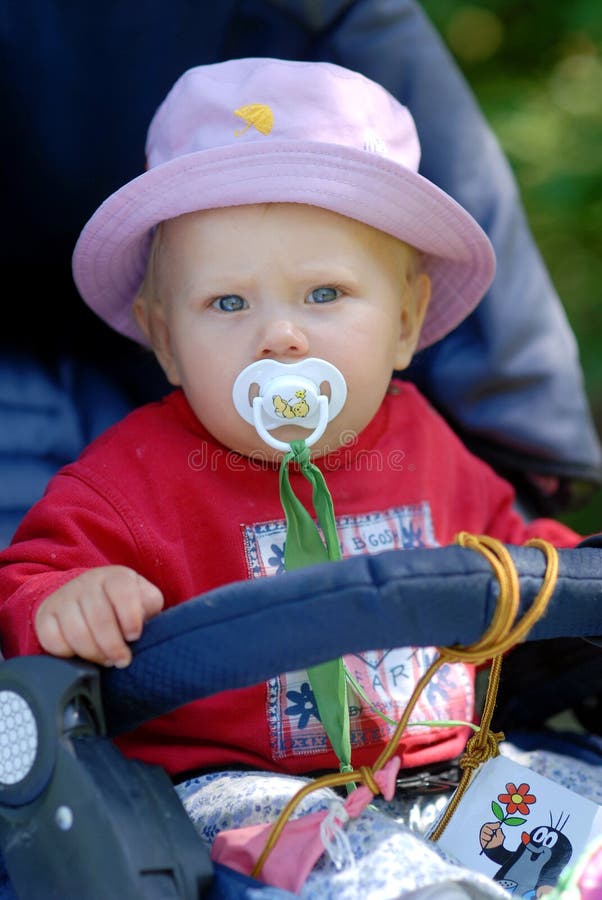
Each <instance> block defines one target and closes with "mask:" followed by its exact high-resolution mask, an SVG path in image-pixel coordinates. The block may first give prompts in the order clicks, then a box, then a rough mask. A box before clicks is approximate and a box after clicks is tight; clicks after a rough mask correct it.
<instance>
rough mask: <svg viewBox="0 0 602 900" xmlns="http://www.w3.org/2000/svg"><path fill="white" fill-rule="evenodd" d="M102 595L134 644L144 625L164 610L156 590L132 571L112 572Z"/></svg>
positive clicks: (123, 630) (160, 595) (124, 632)
mask: <svg viewBox="0 0 602 900" xmlns="http://www.w3.org/2000/svg"><path fill="white" fill-rule="evenodd" d="M104 592H105V596H106V597H107V599H108V601H109V603H110V605H111V607H112V609H113V612H114V615H115V617H116V619H117V621H118V622H119V626H120V629H121V633H122V634H123V636H124V637H125V639H126V640H127V641H135V640H137V638H139V637H140V635H141V634H142V627H143V625H144V623H145V622H146V621H147V620H148V619H150V618H152V617H153V616H156V615H157V613H158V612H160V611H161V610H162V609H163V595H162V593H161V591H160V590H159V588H157V587H155V585H154V584H151V583H150V581H147V580H146V578H143V577H142V576H141V575H138V574H137V572H134V571H133V570H131V569H129V570H128V569H121V570H114V572H113V573H111V575H109V576H108V577H107V578H106V580H105V583H104Z"/></svg>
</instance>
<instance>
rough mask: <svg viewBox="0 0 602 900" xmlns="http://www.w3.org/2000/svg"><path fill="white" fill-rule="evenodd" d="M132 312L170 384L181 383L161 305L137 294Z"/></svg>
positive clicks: (176, 384)
mask: <svg viewBox="0 0 602 900" xmlns="http://www.w3.org/2000/svg"><path fill="white" fill-rule="evenodd" d="M133 312H134V317H135V319H136V322H137V323H138V327H139V328H140V330H141V331H142V333H143V334H144V335H145V336H146V338H147V340H148V342H149V344H150V345H151V347H152V348H153V351H154V353H155V356H156V357H157V359H158V361H159V364H160V365H161V368H162V369H163V371H164V372H165V375H166V377H167V380H168V381H169V383H170V384H173V385H174V386H178V385H180V384H181V381H180V374H179V372H178V367H177V366H176V363H175V359H174V356H173V353H172V350H171V341H170V339H169V328H168V325H167V322H166V320H165V313H164V309H163V305H162V304H161V303H160V302H158V301H155V300H147V299H146V298H145V297H144V296H143V295H142V294H138V296H137V297H136V299H135V300H134V304H133Z"/></svg>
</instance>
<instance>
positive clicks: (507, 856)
mask: <svg viewBox="0 0 602 900" xmlns="http://www.w3.org/2000/svg"><path fill="white" fill-rule="evenodd" d="M601 833H602V806H598V805H597V804H596V803H592V801H591V800H587V799H586V798H585V797H581V796H580V795H579V794H575V793H574V792H573V791H569V790H567V789H566V788H564V787H561V786H560V785H558V784H555V783H554V782H553V781H550V780H549V778H544V777H543V776H541V775H537V774H536V773H535V772H533V771H532V770H531V769H527V768H525V767H524V766H519V765H517V763H514V762H512V761H511V760H509V759H505V758H504V757H503V756H498V757H496V759H491V760H489V762H487V763H485V764H484V765H483V766H482V767H481V769H480V770H479V771H478V772H477V774H476V775H475V777H474V778H473V780H472V782H471V783H470V786H469V788H468V790H467V791H466V793H465V795H464V797H463V799H462V800H461V802H460V804H459V805H458V808H457V810H456V812H455V813H454V815H453V816H452V819H451V821H450V823H449V825H448V826H447V828H446V829H445V831H444V832H443V834H442V836H441V838H440V839H439V842H438V843H439V846H440V847H441V849H442V850H445V852H446V853H449V854H451V855H452V856H454V857H455V858H456V859H457V860H458V861H459V862H460V863H462V864H463V865H465V866H468V867H469V868H471V869H476V871H478V872H483V874H485V875H489V876H490V877H491V878H492V879H493V880H494V881H495V882H497V883H498V884H499V885H501V886H502V887H504V888H506V890H507V891H508V893H509V894H512V896H513V897H517V898H518V897H527V898H529V900H531V898H533V900H535V898H539V897H543V896H544V895H545V894H546V893H549V892H550V890H551V889H552V888H553V887H554V885H555V884H556V882H557V881H558V878H559V876H560V873H561V872H562V871H563V869H565V868H566V866H568V865H571V863H573V864H574V863H575V862H576V861H577V860H578V859H579V857H580V856H581V853H582V852H583V850H584V849H585V847H586V846H587V844H588V843H589V842H590V841H591V840H592V839H593V838H594V837H596V836H597V835H599V834H601Z"/></svg>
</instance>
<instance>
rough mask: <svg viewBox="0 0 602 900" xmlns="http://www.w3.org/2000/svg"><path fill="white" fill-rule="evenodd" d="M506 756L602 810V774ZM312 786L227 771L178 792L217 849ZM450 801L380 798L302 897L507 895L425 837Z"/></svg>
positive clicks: (538, 754) (316, 805) (548, 757)
mask: <svg viewBox="0 0 602 900" xmlns="http://www.w3.org/2000/svg"><path fill="white" fill-rule="evenodd" d="M502 752H503V753H504V754H505V755H507V756H508V757H509V758H511V759H513V760H515V761H516V762H517V763H520V764H521V765H526V766H529V767H530V768H532V769H533V770H534V771H536V772H539V773H540V774H541V775H545V776H546V777H548V778H551V779H552V780H554V781H556V782H558V783H559V784H562V785H563V786H564V787H567V788H569V789H571V790H574V791H576V792H577V793H579V794H583V795H584V796H587V797H588V798H589V799H591V800H594V801H595V802H596V803H602V767H596V766H592V765H589V764H588V763H585V762H581V761H580V760H576V759H574V758H572V757H565V756H560V755H558V754H554V753H549V752H543V751H520V750H518V749H517V748H516V747H513V746H512V745H509V744H504V745H502ZM306 781H307V779H305V778H298V777H293V776H289V775H278V774H274V773H271V772H244V771H225V772H217V773H211V774H208V775H202V776H200V777H198V778H191V779H189V780H188V781H186V782H183V783H182V784H180V785H178V786H177V787H176V790H177V792H178V794H179V796H180V799H181V800H182V802H183V804H184V806H185V808H186V810H187V812H188V814H189V816H190V817H191V819H192V821H193V822H194V824H195V826H196V828H197V830H198V832H199V834H200V836H201V838H202V839H203V841H204V842H205V843H206V844H207V845H208V846H211V844H212V843H213V840H214V838H215V835H216V834H217V833H218V832H219V831H222V830H224V829H230V828H238V827H241V826H245V825H254V824H259V823H265V822H272V821H274V819H275V818H276V817H277V815H278V814H279V812H280V810H281V809H282V808H283V806H284V805H285V804H286V802H287V801H288V800H289V799H290V798H291V797H292V796H293V795H294V794H295V793H296V791H297V790H299V788H300V787H301V786H302V785H303V784H305V783H306ZM335 797H336V795H335V794H334V792H333V791H331V790H329V789H324V788H322V789H320V790H318V791H315V792H314V793H312V794H310V795H309V796H308V797H306V798H305V800H304V801H303V802H302V803H301V804H300V805H299V807H298V808H297V810H296V811H295V813H294V815H295V816H297V815H302V814H305V813H310V812H315V811H317V810H320V809H325V808H327V807H328V806H329V804H330V803H331V802H332V800H333V799H334V798H335ZM447 798H448V795H446V794H424V795H421V796H419V797H417V798H416V797H413V798H409V799H404V796H403V795H396V797H395V798H394V799H393V800H392V801H390V802H386V801H384V800H382V798H376V799H375V800H374V802H373V803H372V804H371V805H370V806H369V807H368V809H366V810H365V811H364V812H363V813H362V815H361V816H360V817H359V819H356V820H353V821H351V822H349V824H348V825H347V828H346V835H347V838H348V847H349V848H350V851H351V856H350V857H349V858H348V859H347V860H346V864H345V865H343V866H342V867H341V868H337V866H336V865H335V862H334V861H333V860H332V859H331V858H330V857H329V856H328V854H324V856H323V857H322V858H321V859H320V861H319V862H318V864H317V865H316V867H315V868H314V870H313V871H312V873H311V874H310V876H309V878H308V879H307V881H306V883H305V886H304V887H303V889H302V891H301V897H304V898H324V900H331V898H332V900H335V898H336V900H357V898H358V897H362V898H370V900H389V898H391V900H392V898H397V897H404V898H405V897H407V898H412V900H427V898H430V897H433V898H435V897H436V898H438V900H443V898H449V900H456V898H457V900H465V898H472V900H480V898H488V897H492V898H494V897H498V898H506V900H507V897H508V895H507V893H506V892H505V891H504V890H503V889H502V888H499V887H497V886H496V885H495V884H494V883H493V882H492V881H490V880H489V879H488V878H486V877H485V876H483V875H479V874H477V873H474V872H471V871H469V870H467V869H465V868H463V867H460V866H458V865H456V864H455V863H454V861H453V860H451V859H449V858H447V857H446V856H445V855H444V854H443V853H442V851H440V850H439V849H438V848H437V846H436V845H434V844H433V843H431V842H430V841H428V840H426V839H425V838H424V836H423V835H424V834H425V833H426V832H427V831H428V829H429V828H430V826H431V825H432V823H433V822H434V820H435V819H436V818H437V816H438V815H439V813H440V812H441V810H442V809H443V808H444V806H445V804H446V802H447Z"/></svg>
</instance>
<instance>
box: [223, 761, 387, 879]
mask: <svg viewBox="0 0 602 900" xmlns="http://www.w3.org/2000/svg"><path fill="white" fill-rule="evenodd" d="M399 766H400V759H399V757H398V756H394V757H392V759H390V760H389V762H388V763H387V764H386V765H385V766H383V768H382V769H379V770H378V771H377V772H374V773H373V775H374V780H375V782H376V784H377V785H378V787H379V788H380V792H381V794H382V795H383V797H384V798H385V800H391V799H392V797H393V795H394V794H395V780H396V778H397V773H398V771H399ZM373 797H374V794H373V792H372V791H371V790H370V788H368V787H367V786H366V785H361V786H360V787H358V788H357V790H355V791H353V792H352V793H351V794H349V796H348V797H347V799H346V800H345V803H344V804H343V808H344V810H345V812H346V813H347V815H348V816H349V818H351V819H356V818H357V817H358V816H359V815H360V813H361V812H362V810H364V809H365V808H366V806H367V805H368V804H369V803H370V801H371V800H372V798H373ZM328 814H329V810H328V809H324V810H320V811H319V812H315V813H310V814H309V815H307V816H299V818H297V819H292V820H291V821H288V822H287V823H286V825H285V826H284V828H283V830H282V833H281V835H280V837H279V838H278V840H277V842H276V845H275V846H274V848H273V849H272V851H271V853H270V854H269V856H268V858H267V860H266V862H265V864H264V866H263V869H262V871H261V880H262V881H264V882H265V883H266V884H271V885H273V886H274V887H279V888H283V889H284V890H287V891H292V892H293V893H298V891H299V890H300V889H301V887H302V886H303V884H304V883H305V879H306V878H307V876H308V875H309V873H310V872H311V870H312V869H313V867H314V866H315V864H316V862H317V861H318V860H319V858H320V857H321V856H322V854H323V853H324V844H323V842H322V838H321V835H320V825H321V823H322V821H323V820H324V819H325V818H326V816H327V815H328ZM339 824H343V823H342V822H339ZM271 829H272V825H271V824H267V825H249V826H247V827H246V828H235V829H232V830H229V831H221V832H220V833H219V834H218V835H217V837H216V838H215V841H214V843H213V848H212V850H211V858H212V859H213V860H214V861H215V862H219V863H221V864H222V865H224V866H228V867H229V868H231V869H234V870H235V871H236V872H241V873H242V874H243V875H249V874H250V873H251V872H252V870H253V867H254V866H255V863H256V862H257V860H258V859H259V856H260V855H261V852H262V850H263V848H264V847H265V844H266V841H267V839H268V836H269V833H270V831H271Z"/></svg>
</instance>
